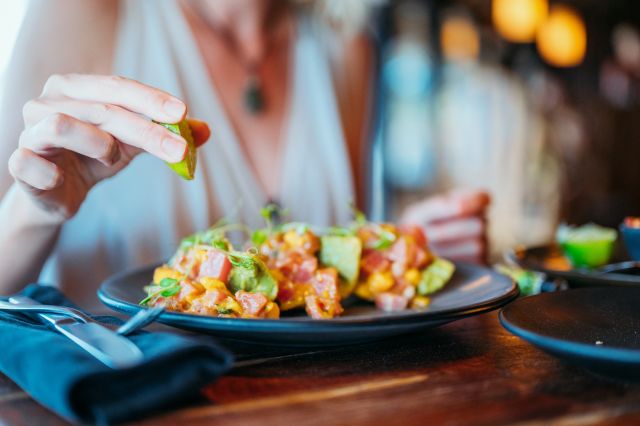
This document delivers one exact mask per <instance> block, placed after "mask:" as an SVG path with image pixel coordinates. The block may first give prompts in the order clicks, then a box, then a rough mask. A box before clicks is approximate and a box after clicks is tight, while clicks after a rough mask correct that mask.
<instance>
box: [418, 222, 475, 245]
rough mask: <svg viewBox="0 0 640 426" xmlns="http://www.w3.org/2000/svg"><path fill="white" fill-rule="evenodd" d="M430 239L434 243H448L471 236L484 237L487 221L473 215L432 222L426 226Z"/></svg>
mask: <svg viewBox="0 0 640 426" xmlns="http://www.w3.org/2000/svg"><path fill="white" fill-rule="evenodd" d="M425 233H426V234H427V238H428V240H429V241H430V242H431V243H433V244H437V243H446V242H452V241H456V240H465V239H469V238H478V239H479V238H482V237H484V234H485V223H484V220H483V219H482V218H479V217H476V216H472V217H465V218H462V219H456V220H450V221H446V222H442V221H441V222H432V223H430V224H427V225H426V226H425Z"/></svg>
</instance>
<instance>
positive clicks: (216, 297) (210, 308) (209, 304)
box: [190, 289, 228, 315]
mask: <svg viewBox="0 0 640 426" xmlns="http://www.w3.org/2000/svg"><path fill="white" fill-rule="evenodd" d="M227 296H228V294H227V293H225V292H224V291H222V290H215V289H214V290H207V291H206V292H205V293H204V294H203V295H202V296H200V297H197V298H195V299H193V301H192V302H191V309H190V312H193V313H195V314H199V315H217V313H218V309H217V307H216V305H217V304H218V303H220V302H222V301H223V300H224V299H226V298H227Z"/></svg>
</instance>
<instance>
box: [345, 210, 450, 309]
mask: <svg viewBox="0 0 640 426" xmlns="http://www.w3.org/2000/svg"><path fill="white" fill-rule="evenodd" d="M357 235H358V237H359V238H360V240H361V241H362V243H363V254H362V261H361V268H360V276H359V283H358V285H357V287H356V289H355V294H356V295H357V296H358V297H360V298H362V299H365V300H370V301H374V302H375V304H376V306H377V307H378V308H379V309H382V310H384V311H387V312H390V311H399V310H403V309H406V308H407V307H410V308H418V309H419V308H425V307H427V306H428V305H429V303H430V299H429V297H428V296H429V295H430V294H432V293H435V292H436V291H438V290H440V289H442V288H443V287H444V285H445V284H446V283H447V282H449V280H450V279H451V277H452V276H453V273H454V271H455V266H454V264H453V263H452V262H450V261H448V260H446V259H442V258H439V257H436V256H435V255H434V254H433V253H432V252H431V251H430V250H429V247H428V246H427V239H426V237H425V235H424V233H423V232H422V229H420V228H419V227H417V226H405V227H396V226H394V225H391V224H377V223H371V222H368V223H365V224H363V225H361V226H360V227H359V228H358V230H357Z"/></svg>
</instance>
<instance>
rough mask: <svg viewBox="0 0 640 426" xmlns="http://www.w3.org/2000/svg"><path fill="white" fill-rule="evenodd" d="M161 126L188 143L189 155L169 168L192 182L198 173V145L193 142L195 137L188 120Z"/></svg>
mask: <svg viewBox="0 0 640 426" xmlns="http://www.w3.org/2000/svg"><path fill="white" fill-rule="evenodd" d="M158 124H160V125H161V126H164V127H166V128H167V129H169V130H171V131H172V132H173V133H175V134H177V135H180V136H182V137H183V138H184V140H186V141H187V153H186V154H185V156H184V159H183V160H182V161H180V162H178V163H167V164H168V165H169V167H171V168H172V169H173V171H174V172H176V173H177V174H178V175H180V176H182V177H183V178H184V179H186V180H192V179H193V176H194V175H195V172H196V160H197V158H198V157H197V155H196V144H195V142H194V141H193V135H192V134H191V127H190V126H189V123H188V122H187V120H182V121H181V122H179V123H176V124H168V123H158Z"/></svg>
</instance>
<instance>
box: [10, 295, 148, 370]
mask: <svg viewBox="0 0 640 426" xmlns="http://www.w3.org/2000/svg"><path fill="white" fill-rule="evenodd" d="M9 302H11V303H13V304H16V305H38V304H39V303H38V302H36V301H35V300H33V299H30V298H28V297H24V296H15V297H11V298H10V299H9ZM37 315H38V317H40V318H42V319H43V320H44V321H45V323H46V324H47V325H48V326H49V327H51V328H53V329H54V330H56V331H58V332H59V333H61V334H62V335H64V336H65V337H67V338H68V339H69V340H71V341H72V342H74V343H76V344H77V345H78V346H80V347H81V348H82V349H84V350H85V351H87V352H89V353H90V354H91V355H93V356H94V357H95V358H96V359H98V360H99V361H100V362H102V363H103V364H105V365H106V366H108V367H110V368H114V369H118V368H126V367H131V366H134V365H136V364H138V363H140V362H141V361H142V359H143V358H144V356H143V354H142V351H140V349H139V348H138V347H137V346H136V345H135V344H134V343H133V342H132V341H131V340H129V339H127V338H125V337H122V336H120V335H118V334H116V333H115V332H113V331H111V330H109V329H108V328H106V327H104V326H102V325H101V324H100V323H98V322H97V321H95V320H94V319H92V318H90V317H87V322H78V321H77V320H75V319H73V318H70V317H69V316H64V315H56V314H42V313H39V314H37Z"/></svg>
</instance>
